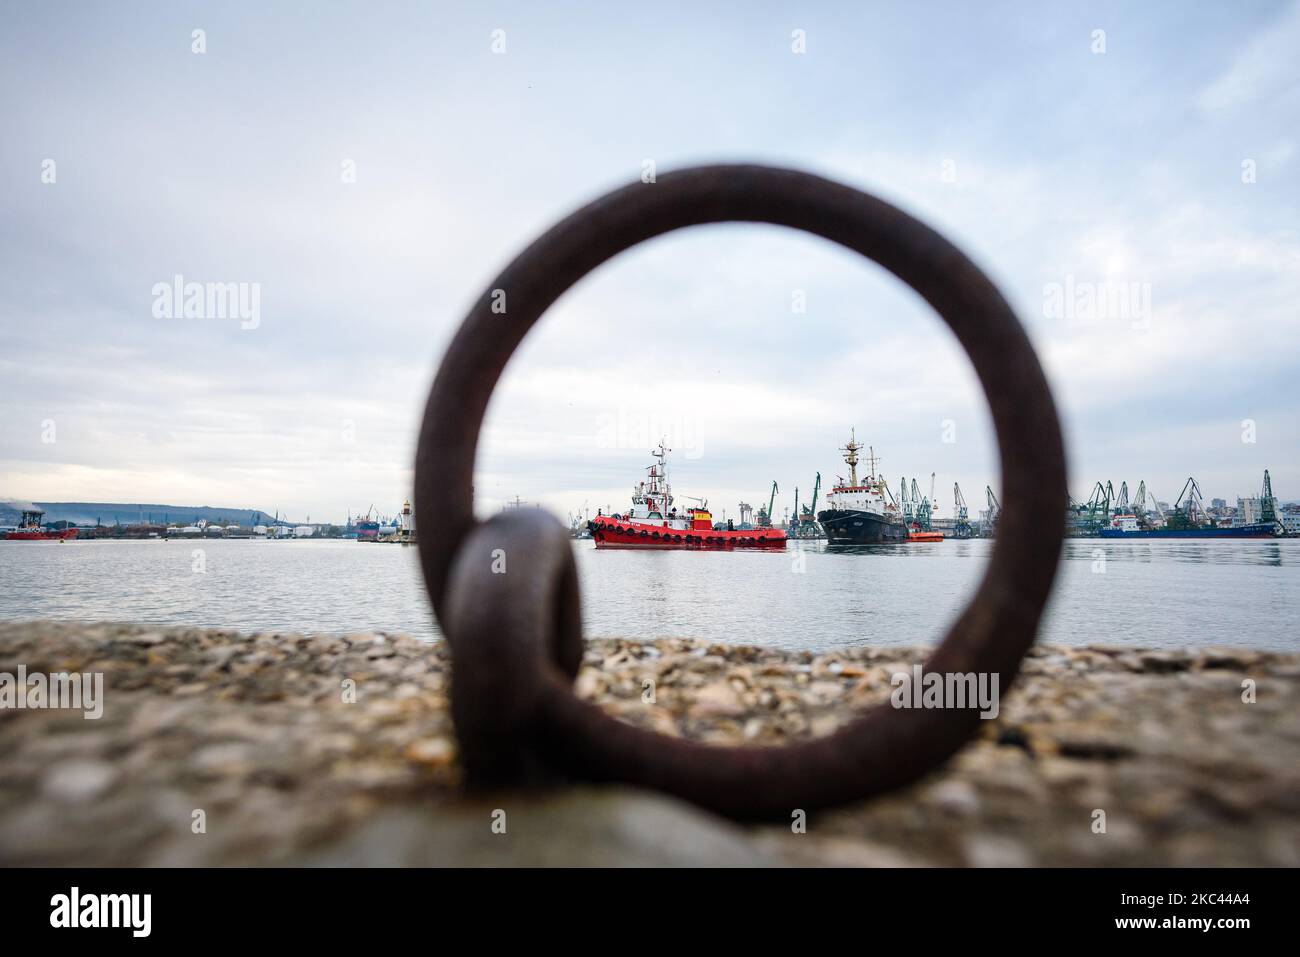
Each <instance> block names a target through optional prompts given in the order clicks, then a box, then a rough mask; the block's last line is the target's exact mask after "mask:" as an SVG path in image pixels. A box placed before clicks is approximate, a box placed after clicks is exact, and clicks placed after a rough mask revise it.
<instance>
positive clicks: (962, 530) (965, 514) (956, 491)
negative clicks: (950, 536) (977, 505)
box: [952, 482, 970, 538]
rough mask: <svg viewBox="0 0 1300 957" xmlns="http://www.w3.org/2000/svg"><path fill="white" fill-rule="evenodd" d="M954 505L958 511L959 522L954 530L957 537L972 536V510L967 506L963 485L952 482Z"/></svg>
mask: <svg viewBox="0 0 1300 957" xmlns="http://www.w3.org/2000/svg"><path fill="white" fill-rule="evenodd" d="M952 500H953V507H954V509H955V510H956V512H957V524H955V525H954V526H953V532H954V534H955V535H956V536H957V538H970V511H969V510H968V509H967V508H966V496H964V495H962V494H961V486H960V485H958V484H957V483H956V482H953V483H952Z"/></svg>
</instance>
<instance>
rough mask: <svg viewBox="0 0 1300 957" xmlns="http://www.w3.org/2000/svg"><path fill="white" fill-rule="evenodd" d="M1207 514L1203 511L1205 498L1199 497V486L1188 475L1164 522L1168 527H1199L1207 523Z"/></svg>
mask: <svg viewBox="0 0 1300 957" xmlns="http://www.w3.org/2000/svg"><path fill="white" fill-rule="evenodd" d="M1208 522H1209V516H1208V515H1207V514H1206V513H1205V500H1204V499H1203V498H1202V497H1201V487H1200V486H1199V485H1197V484H1196V479H1194V478H1192V477H1191V476H1190V475H1189V476H1188V477H1187V481H1186V482H1184V483H1183V490H1182V491H1181V492H1180V493H1179V494H1178V500H1177V501H1176V502H1174V514H1173V515H1171V516H1170V517H1169V519H1168V520H1167V522H1166V524H1167V525H1168V526H1169V527H1170V528H1201V527H1202V526H1204V525H1206V524H1208Z"/></svg>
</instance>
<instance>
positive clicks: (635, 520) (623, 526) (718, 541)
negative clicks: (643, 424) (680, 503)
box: [587, 442, 786, 551]
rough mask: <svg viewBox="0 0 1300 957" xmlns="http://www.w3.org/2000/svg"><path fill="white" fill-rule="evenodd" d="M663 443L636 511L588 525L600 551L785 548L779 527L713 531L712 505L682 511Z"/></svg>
mask: <svg viewBox="0 0 1300 957" xmlns="http://www.w3.org/2000/svg"><path fill="white" fill-rule="evenodd" d="M669 451H671V450H670V449H668V448H667V447H665V445H664V444H663V443H662V442H660V443H659V448H658V449H657V450H656V451H654V452H651V453H650V454H651V455H653V456H654V457H655V458H656V459H657V460H658V461H657V462H656V463H655V464H654V465H650V466H647V469H646V470H647V472H648V473H649V474H648V475H647V476H646V479H645V480H644V481H642V482H641V483H640V484H639V485H637V486H636V488H634V489H633V490H632V508H631V509H630V510H629V511H627V512H625V513H623V514H621V515H597V516H596V517H595V518H593V519H592V520H591V521H589V522H588V523H587V528H588V529H589V530H590V531H591V537H592V539H593V540H594V541H595V543H596V547H597V548H687V549H705V550H721V551H727V550H731V549H737V548H740V549H755V548H758V549H783V548H785V542H786V534H785V532H784V531H782V530H781V529H779V528H771V527H759V528H731V527H729V528H725V529H717V528H714V527H713V514H712V513H711V512H710V511H709V508H708V502H706V501H700V505H699V506H697V507H692V508H687V509H685V510H684V511H682V512H681V513H679V512H678V510H677V508H676V506H674V505H673V494H672V489H671V487H670V486H669V484H668V465H667V458H668V452H669Z"/></svg>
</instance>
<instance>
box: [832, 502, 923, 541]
mask: <svg viewBox="0 0 1300 957" xmlns="http://www.w3.org/2000/svg"><path fill="white" fill-rule="evenodd" d="M817 521H819V522H821V526H822V528H824V529H825V530H826V544H828V545H890V544H893V543H895V542H906V541H908V540H909V531H908V527H907V526H906V525H905V524H903V523H902V522H890V521H886V520H885V519H883V518H882V517H881V516H879V515H873V514H872V513H870V512H857V511H846V510H843V509H831V510H828V511H825V512H818V513H817Z"/></svg>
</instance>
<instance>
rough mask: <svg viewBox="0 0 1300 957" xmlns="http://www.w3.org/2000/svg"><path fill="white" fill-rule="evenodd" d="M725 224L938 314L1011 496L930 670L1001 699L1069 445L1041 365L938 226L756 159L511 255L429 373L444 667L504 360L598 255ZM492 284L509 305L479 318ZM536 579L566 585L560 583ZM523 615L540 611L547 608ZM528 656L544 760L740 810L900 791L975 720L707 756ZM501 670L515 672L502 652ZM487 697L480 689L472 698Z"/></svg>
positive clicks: (606, 210) (432, 559)
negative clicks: (992, 431) (992, 685)
mask: <svg viewBox="0 0 1300 957" xmlns="http://www.w3.org/2000/svg"><path fill="white" fill-rule="evenodd" d="M735 221H743V222H765V223H771V224H774V225H780V226H788V227H791V228H794V229H800V230H804V231H806V232H810V233H813V234H815V235H818V236H822V237H824V238H826V239H829V240H832V241H833V242H837V243H839V244H840V245H842V246H845V247H847V248H849V249H852V250H855V251H857V252H859V253H861V254H862V255H863V256H865V257H866V258H868V259H871V260H873V261H875V262H876V263H878V264H880V265H881V266H884V267H885V268H886V269H888V270H889V271H890V272H892V273H894V275H896V276H898V277H899V278H900V279H902V280H903V281H904V282H906V283H907V284H908V285H910V286H911V287H912V288H913V289H915V290H916V291H917V292H918V293H920V295H921V296H922V297H923V298H924V299H925V300H926V301H927V302H929V303H930V304H931V305H932V306H933V307H934V308H935V310H936V311H937V312H938V313H939V314H940V316H942V317H943V319H944V320H945V322H947V324H948V326H949V327H950V328H951V329H952V331H953V332H954V334H955V335H956V336H957V339H958V341H959V342H960V343H961V344H962V346H963V348H964V349H965V350H966V352H967V354H968V355H969V357H970V359H971V362H972V364H973V365H974V368H975V371H976V374H977V376H978V377H979V380H980V382H981V384H982V386H983V388H984V392H985V395H986V396H987V398H988V401H989V406H990V410H991V412H992V416H993V422H994V426H995V428H996V430H997V438H998V450H999V455H1000V459H1001V465H1002V485H1003V498H1004V501H1005V506H1004V508H1003V510H1002V514H1001V517H1000V520H999V539H998V541H997V543H996V544H995V546H994V550H993V555H992V557H991V559H990V561H989V566H988V568H987V570H986V572H985V575H984V578H983V580H982V582H981V583H980V587H979V589H978V591H977V593H976V595H975V597H974V599H973V600H972V601H971V602H970V604H969V605H968V606H967V607H966V608H965V610H964V611H963V612H962V614H961V615H960V616H959V617H958V619H957V620H956V621H955V622H954V623H953V625H952V626H951V627H950V629H949V631H948V634H947V636H946V637H945V638H944V640H943V642H942V644H941V645H940V646H939V648H938V649H937V650H936V651H935V652H934V653H933V655H932V656H931V657H930V659H929V660H928V661H927V662H926V663H925V666H924V667H925V669H926V670H927V671H935V672H988V673H996V674H998V675H999V678H1000V687H1001V689H1003V690H1004V691H1005V689H1006V688H1007V687H1009V685H1010V683H1011V681H1012V679H1013V678H1014V677H1015V674H1016V671H1017V670H1018V668H1019V665H1020V660H1021V659H1022V658H1023V656H1024V654H1025V652H1026V651H1027V650H1028V649H1029V647H1030V645H1031V644H1032V643H1033V640H1034V636H1035V632H1036V630H1037V626H1038V622H1039V619H1040V617H1041V615H1042V610H1043V606H1044V604H1045V603H1046V601H1047V597H1048V594H1049V592H1050V590H1051V586H1052V582H1053V579H1054V578H1055V574H1056V565H1057V559H1058V557H1059V554H1060V549H1061V542H1062V538H1063V534H1064V515H1065V506H1066V501H1067V497H1066V491H1065V481H1066V472H1065V453H1064V447H1063V443H1062V439H1061V431H1060V424H1059V421H1058V419H1057V414H1056V409H1055V404H1054V402H1053V400H1052V396H1051V392H1050V390H1049V388H1048V385H1047V381H1046V379H1045V377H1044V375H1043V371H1042V368H1041V366H1040V365H1039V363H1038V359H1037V356H1036V355H1035V354H1034V351H1033V348H1032V346H1031V345H1030V343H1029V340H1028V338H1027V337H1026V336H1025V333H1024V330H1023V328H1022V327H1021V325H1020V323H1019V322H1018V321H1017V319H1016V318H1015V316H1014V314H1013V313H1012V311H1011V309H1010V307H1009V306H1008V305H1007V303H1006V302H1005V300H1004V299H1003V298H1002V296H1001V295H1000V294H999V293H998V291H997V290H996V289H995V288H994V286H993V285H992V283H991V282H990V281H989V280H988V278H987V277H986V276H985V275H984V274H983V273H982V272H981V271H980V270H979V269H978V268H977V267H976V266H975V265H974V264H973V263H971V262H970V260H969V259H967V258H966V257H965V256H964V255H963V254H962V253H961V252H960V251H959V250H958V249H957V248H956V247H954V246H953V245H952V244H951V243H949V242H948V241H947V240H946V239H944V238H943V237H942V236H940V235H939V234H938V233H936V232H935V231H933V230H932V229H930V228H929V227H927V226H925V225H924V224H922V223H920V222H918V221H917V220H915V219H913V218H912V217H910V216H908V215H907V214H905V213H903V212H902V211H900V210H898V209H896V208H895V207H893V206H891V205H889V204H888V203H885V202H883V201H881V200H879V199H876V198H875V197H872V196H869V195H867V194H865V193H862V192H859V191H858V190H855V189H852V188H850V187H847V186H844V185H842V184H838V183H834V182H831V181H829V180H826V179H822V178H820V177H817V176H812V175H809V174H807V173H801V172H797V171H793V170H782V169H772V168H769V167H761V166H713V167H700V168H695V169H687V170H682V171H679V172H674V173H669V174H666V175H663V176H660V177H659V179H658V182H657V183H653V184H642V183H637V184H633V185H631V186H628V187H624V188H623V189H620V190H616V191H615V192H613V193H610V194H608V195H606V196H604V197H602V198H601V199H598V200H596V201H595V202H594V203H592V204H590V205H588V206H586V207H584V208H582V209H580V210H579V211H578V212H576V213H574V214H573V215H571V216H569V217H568V218H566V219H564V220H563V221H561V222H560V223H558V224H557V225H556V226H554V227H553V228H552V229H550V230H549V231H548V232H547V233H545V234H544V235H543V236H542V237H541V238H540V239H538V240H537V241H536V242H534V243H533V244H532V245H531V246H529V247H528V248H527V249H526V250H524V252H523V253H522V254H521V255H520V256H519V257H517V258H516V259H515V260H514V261H513V262H512V263H510V265H509V266H507V267H506V269H505V270H504V272H502V273H501V274H500V276H498V277H497V279H496V280H495V281H494V282H493V283H492V284H491V286H490V287H489V289H488V291H487V292H485V294H484V295H483V297H482V298H481V299H480V300H479V301H478V302H477V303H476V304H475V305H474V306H473V307H472V308H471V310H470V312H469V315H468V316H467V317H466V318H465V321H464V322H463V323H462V325H461V327H460V330H459V331H458V332H457V334H456V336H455V338H454V339H453V341H452V343H451V345H450V347H449V348H448V351H447V354H446V356H445V357H444V359H443V363H442V366H441V368H440V369H439V371H438V375H437V377H436V378H435V380H434V383H433V387H432V389H431V391H430V395H429V401H428V404H427V406H426V409H425V414H424V420H423V423H422V426H421V430H420V442H419V448H418V450H417V453H416V476H415V477H416V481H415V486H416V487H415V493H416V508H417V512H418V513H419V514H421V515H425V516H437V529H436V533H433V531H432V524H431V523H430V524H426V525H425V528H426V530H428V531H426V534H425V535H422V536H421V539H420V560H421V565H422V568H423V571H424V577H425V584H426V587H427V588H428V590H429V595H430V598H431V599H432V602H433V606H434V609H435V612H436V613H437V615H438V618H439V621H440V622H441V623H442V626H443V630H444V632H446V633H447V634H448V638H449V640H450V641H451V642H452V653H453V657H454V659H455V664H454V667H455V668H457V669H459V668H460V659H459V656H460V654H461V653H462V652H461V651H459V650H458V649H463V648H465V647H467V646H468V645H469V644H470V642H473V641H475V640H476V638H478V637H480V636H481V635H482V631H481V630H480V631H479V633H478V635H475V634H472V633H471V630H472V629H470V630H462V627H464V628H468V626H462V627H458V625H457V623H456V621H455V620H453V618H452V617H449V615H448V605H449V602H450V600H451V596H450V595H449V593H450V592H451V591H452V589H453V588H456V589H465V590H466V592H467V595H466V597H465V598H461V599H458V600H461V601H467V602H469V603H471V604H473V601H472V600H471V599H470V597H469V595H468V593H469V592H474V593H475V594H480V595H481V592H480V591H479V590H481V589H490V588H491V587H492V586H491V585H490V584H489V583H487V582H486V581H485V580H484V579H483V578H482V576H483V575H485V574H487V572H486V570H481V571H480V572H478V573H477V577H476V576H475V574H473V573H466V574H465V575H464V576H463V577H462V576H458V577H457V578H456V579H455V580H454V581H451V580H449V574H450V570H451V567H452V563H453V561H454V560H455V558H456V556H457V553H458V551H459V550H460V549H461V547H462V546H463V544H464V543H465V542H466V539H467V537H468V536H469V534H470V532H471V530H472V529H473V528H474V527H475V522H474V518H473V513H472V494H473V493H472V476H473V466H474V453H475V449H476V447H477V442H478V434H479V429H480V427H481V425H482V419H483V414H484V412H485V411H486V408H487V403H488V399H489V397H490V396H491V394H492V390H493V388H494V387H495V385H496V382H497V380H498V378H499V376H500V374H501V371H502V369H503V368H504V366H505V364H506V362H507V361H508V360H509V358H510V356H511V355H512V354H513V352H514V350H515V348H516V347H517V346H518V344H519V342H520V340H521V339H522V338H523V336H524V334H525V333H526V332H527V331H528V330H529V329H530V328H531V327H532V325H533V324H534V323H535V322H536V321H537V320H538V318H540V316H541V315H542V313H543V312H545V310H546V309H547V308H548V307H549V306H550V305H551V304H552V303H553V302H554V301H555V300H556V299H557V298H558V297H559V296H560V295H561V294H562V293H563V292H565V291H566V290H567V289H568V288H569V287H571V286H572V285H573V284H574V283H576V282H577V281H578V280H579V279H581V278H582V277H583V276H584V275H586V274H587V273H588V272H590V271H591V270H592V269H594V268H595V267H597V266H598V265H600V264H601V263H603V262H605V261H606V260H608V259H610V258H612V257H613V256H615V255H616V254H618V253H620V252H622V251H624V250H626V249H628V248H630V247H632V246H634V245H636V244H638V243H640V242H643V241H645V240H647V239H650V238H652V237H654V236H658V235H661V234H663V233H667V232H670V231H672V230H675V229H680V228H683V227H685V226H693V225H702V224H706V223H718V222H735ZM501 295H504V297H505V302H506V312H505V314H504V315H502V314H499V312H497V311H494V310H493V303H494V302H495V301H499V297H500V296H501ZM428 521H429V520H428V519H426V522H428ZM552 564H553V563H552ZM560 574H565V573H563V572H560ZM550 586H551V587H560V582H559V581H558V580H557V581H554V582H551V583H550ZM543 591H544V589H543ZM574 600H575V601H576V595H575V598H574ZM533 613H534V614H538V615H540V614H543V611H542V609H541V606H538V607H537V608H536V609H535V610H534V612H533ZM498 620H499V619H498ZM479 627H480V628H481V627H482V623H480V626H479ZM554 627H556V628H557V629H559V630H560V631H561V634H559V635H557V636H556V638H555V643H554V648H556V649H558V648H563V647H570V646H571V645H572V643H573V637H574V635H573V632H575V631H576V630H577V629H578V628H579V627H580V626H579V625H578V617H577V615H576V613H569V614H566V615H564V616H562V620H560V621H557V622H555V623H554ZM453 630H454V631H456V632H458V633H457V634H455V635H453V634H452V631H453ZM536 640H537V638H536V636H535V635H534V636H533V637H532V638H528V637H527V636H525V637H523V638H521V639H520V644H521V645H522V646H524V647H525V648H526V646H527V644H528V642H529V641H536ZM541 657H543V658H544V659H545V661H546V664H545V665H544V666H543V667H544V671H545V674H544V676H543V681H542V684H541V687H540V698H539V699H538V700H537V702H536V703H535V704H533V705H530V706H529V708H528V710H529V713H530V715H532V716H533V718H534V719H535V720H536V721H537V722H538V723H539V725H540V726H541V728H542V729H543V731H544V733H540V734H536V735H534V736H533V737H532V741H533V742H534V744H535V746H536V747H537V748H538V749H539V752H540V753H541V754H542V755H543V757H544V760H545V762H546V763H547V764H548V765H549V766H551V767H554V768H559V769H563V770H565V771H567V772H568V773H570V774H574V775H578V776H582V777H588V778H595V779H617V780H622V781H627V782H629V783H638V784H644V785H648V786H653V787H658V788H661V789H663V790H666V791H669V792H671V793H674V794H677V795H679V796H682V797H685V798H688V799H690V800H693V801H696V802H697V803H700V804H702V805H706V806H709V807H712V808H714V809H716V810H719V811H722V812H724V813H728V814H732V815H735V816H752V815H770V814H779V813H788V812H789V811H790V810H791V809H793V808H796V807H798V808H805V809H808V808H812V807H819V806H826V805H830V804H836V803H842V802H844V801H847V800H852V799H854V798H860V797H866V796H868V795H870V794H873V793H876V792H879V791H881V790H884V789H887V788H891V787H896V786H898V785H901V784H904V783H907V782H908V781H911V780H914V779H916V778H917V777H919V776H921V775H922V774H924V773H925V772H926V771H928V770H930V769H931V768H933V767H935V766H937V765H938V764H939V763H940V762H942V761H943V760H945V759H946V758H947V757H949V756H950V755H951V754H952V753H953V752H954V751H956V750H957V749H958V748H959V747H960V746H961V745H962V743H964V741H965V740H966V739H967V738H968V737H969V735H970V734H971V732H972V731H973V729H974V726H975V724H976V722H977V721H978V716H977V714H976V712H975V711H974V710H973V709H961V710H957V709H948V710H943V709H938V710H919V709H918V710H905V709H903V710H899V709H893V708H891V707H888V706H886V705H882V706H880V707H877V708H876V709H874V710H872V711H870V712H868V713H867V714H866V715H865V716H863V717H861V718H859V719H857V720H856V721H854V722H853V723H852V724H850V725H848V726H847V727H845V728H843V729H841V730H840V731H838V732H836V733H834V734H832V735H829V736H827V737H824V738H820V739H817V740H814V741H811V742H807V743H802V744H798V745H793V746H790V747H785V748H744V747H741V748H720V747H715V746H710V745H702V744H697V743H693V742H687V741H681V740H676V739H669V738H665V737H662V736H659V735H654V734H651V733H648V732H645V731H641V730H640V729H637V728H634V727H632V726H630V725H626V724H623V723H621V722H618V721H615V720H614V719H612V718H610V717H609V716H607V715H605V714H604V713H603V712H602V711H601V710H600V709H598V708H596V707H595V706H593V705H590V704H587V703H585V702H582V701H579V700H578V699H577V698H576V697H575V696H574V695H573V692H572V689H571V687H570V686H569V681H566V680H565V674H564V672H563V671H561V670H560V669H559V668H558V667H556V666H555V665H554V664H552V661H553V660H554V659H553V658H546V656H541ZM530 658H532V659H533V660H532V661H529V660H528V659H530ZM524 659H525V660H524V661H522V662H520V663H519V665H518V667H532V666H534V665H535V661H536V659H535V658H533V656H532V655H531V654H525V655H524ZM498 666H499V667H503V668H504V667H515V666H516V665H514V664H513V663H509V662H505V661H500V662H498ZM534 690H536V686H534ZM454 694H455V692H454V691H453V695H454ZM495 706H496V704H495V703H494V702H492V701H490V700H486V701H480V702H479V704H478V705H477V707H479V708H492V707H495ZM467 707H471V706H469V705H467ZM458 733H459V732H458ZM462 743H463V742H462Z"/></svg>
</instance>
